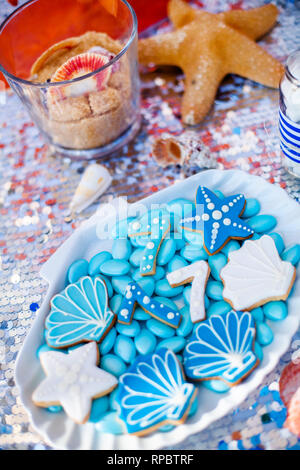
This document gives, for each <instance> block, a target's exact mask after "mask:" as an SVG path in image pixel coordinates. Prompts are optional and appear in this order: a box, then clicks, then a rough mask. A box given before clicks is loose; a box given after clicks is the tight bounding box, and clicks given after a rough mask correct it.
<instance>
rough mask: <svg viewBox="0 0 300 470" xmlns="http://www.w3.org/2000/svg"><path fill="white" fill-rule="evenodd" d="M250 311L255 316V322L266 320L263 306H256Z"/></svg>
mask: <svg viewBox="0 0 300 470" xmlns="http://www.w3.org/2000/svg"><path fill="white" fill-rule="evenodd" d="M250 313H251V315H252V317H253V318H254V321H255V323H256V322H263V321H264V312H263V309H262V308H261V307H257V308H254V309H253V310H251V312H250Z"/></svg>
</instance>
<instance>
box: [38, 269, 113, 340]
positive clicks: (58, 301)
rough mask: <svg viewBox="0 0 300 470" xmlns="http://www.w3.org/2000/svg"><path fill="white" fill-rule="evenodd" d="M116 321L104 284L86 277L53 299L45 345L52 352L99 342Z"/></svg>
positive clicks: (97, 279) (99, 280)
mask: <svg viewBox="0 0 300 470" xmlns="http://www.w3.org/2000/svg"><path fill="white" fill-rule="evenodd" d="M115 321H116V315H115V314H114V313H113V312H112V311H111V310H110V309H109V307H108V295H107V288H106V285H105V282H104V280H103V279H101V278H100V277H96V278H94V279H93V278H91V277H89V276H85V277H82V278H81V279H80V280H79V281H78V282H76V283H74V284H69V285H68V286H67V287H66V288H65V289H64V291H63V292H61V293H60V294H57V295H55V296H54V297H53V298H52V300H51V310H50V313H49V315H48V317H47V319H46V324H45V326H46V341H47V343H48V345H49V346H51V347H52V348H65V347H67V346H72V345H75V344H78V343H82V342H83V341H97V342H100V341H102V340H103V339H104V337H105V336H106V334H107V333H108V332H109V330H110V329H111V328H112V326H113V324H114V323H115Z"/></svg>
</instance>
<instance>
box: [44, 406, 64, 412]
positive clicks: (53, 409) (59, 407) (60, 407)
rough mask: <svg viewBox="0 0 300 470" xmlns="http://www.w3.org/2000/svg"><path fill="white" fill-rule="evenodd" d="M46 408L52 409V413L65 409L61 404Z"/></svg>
mask: <svg viewBox="0 0 300 470" xmlns="http://www.w3.org/2000/svg"><path fill="white" fill-rule="evenodd" d="M46 409H47V411H50V413H60V412H61V411H63V407H62V406H60V405H52V406H48V408H46Z"/></svg>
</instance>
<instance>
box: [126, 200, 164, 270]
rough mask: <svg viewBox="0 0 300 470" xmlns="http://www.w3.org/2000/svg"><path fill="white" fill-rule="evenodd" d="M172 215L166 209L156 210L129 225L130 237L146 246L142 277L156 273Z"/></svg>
mask: <svg viewBox="0 0 300 470" xmlns="http://www.w3.org/2000/svg"><path fill="white" fill-rule="evenodd" d="M170 227H171V222H170V214H169V212H168V211H166V210H165V209H154V210H150V211H148V212H146V213H145V214H143V215H142V216H141V217H140V218H138V219H135V220H134V221H132V222H130V223H129V226H128V236H129V238H131V239H132V238H134V239H136V240H137V242H139V243H141V244H142V245H143V246H144V252H143V256H142V259H141V264H140V274H141V276H151V275H152V274H155V272H156V258H157V255H158V253H159V250H160V246H161V243H162V241H163V240H164V238H166V236H167V234H168V233H169V232H170Z"/></svg>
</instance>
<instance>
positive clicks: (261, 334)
mask: <svg viewBox="0 0 300 470" xmlns="http://www.w3.org/2000/svg"><path fill="white" fill-rule="evenodd" d="M256 340H257V342H258V343H259V344H260V346H267V345H268V344H271V343H272V341H273V333H272V330H271V328H270V327H269V326H268V325H267V324H266V323H257V324H256Z"/></svg>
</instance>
